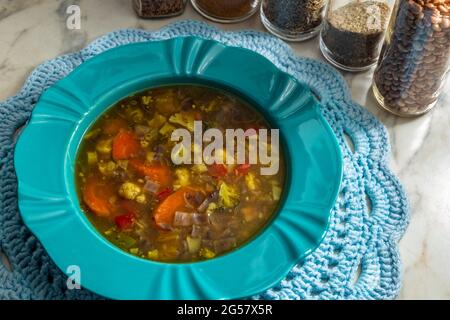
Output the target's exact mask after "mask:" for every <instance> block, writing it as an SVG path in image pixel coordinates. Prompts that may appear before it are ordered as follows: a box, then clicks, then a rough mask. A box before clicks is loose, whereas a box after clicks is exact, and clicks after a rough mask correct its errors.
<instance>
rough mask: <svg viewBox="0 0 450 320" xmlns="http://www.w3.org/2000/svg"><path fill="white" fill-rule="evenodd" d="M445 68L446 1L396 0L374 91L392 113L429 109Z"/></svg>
mask: <svg viewBox="0 0 450 320" xmlns="http://www.w3.org/2000/svg"><path fill="white" fill-rule="evenodd" d="M449 68H450V0H397V3H396V6H395V10H394V13H393V14H392V17H391V21H390V23H389V27H388V30H387V32H386V37H385V41H384V44H383V48H382V50H381V57H380V61H379V62H378V66H377V68H376V69H375V73H374V82H373V86H372V88H373V92H374V95H375V98H376V99H377V101H378V102H379V104H380V105H381V106H382V107H383V108H384V109H386V110H388V111H389V112H391V113H394V114H396V115H399V116H405V117H411V116H417V115H420V114H423V113H425V112H427V111H429V110H431V109H432V108H433V107H434V106H435V104H436V102H437V99H438V97H439V94H440V91H441V89H442V84H443V82H444V81H445V77H446V75H447V74H448V71H449Z"/></svg>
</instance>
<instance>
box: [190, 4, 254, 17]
mask: <svg viewBox="0 0 450 320" xmlns="http://www.w3.org/2000/svg"><path fill="white" fill-rule="evenodd" d="M191 3H192V6H193V7H194V8H195V9H196V10H197V11H198V12H199V13H200V14H201V15H202V16H204V17H205V18H207V19H210V20H212V21H216V22H221V23H233V22H240V21H243V20H246V19H248V18H250V17H251V16H252V15H253V14H254V13H255V12H256V11H257V10H258V7H259V3H260V0H191Z"/></svg>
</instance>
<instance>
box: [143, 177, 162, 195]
mask: <svg viewBox="0 0 450 320" xmlns="http://www.w3.org/2000/svg"><path fill="white" fill-rule="evenodd" d="M146 180H147V181H146V182H145V185H144V190H145V191H148V192H150V193H156V192H158V190H159V188H160V185H159V183H157V182H155V181H153V180H150V179H146Z"/></svg>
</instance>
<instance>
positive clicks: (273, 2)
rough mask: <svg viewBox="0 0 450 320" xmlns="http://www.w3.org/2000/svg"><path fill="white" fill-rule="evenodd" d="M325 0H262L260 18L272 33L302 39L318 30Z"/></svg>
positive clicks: (310, 36)
mask: <svg viewBox="0 0 450 320" xmlns="http://www.w3.org/2000/svg"><path fill="white" fill-rule="evenodd" d="M326 1H327V0H262V3H261V20H262V22H263V24H264V26H265V27H266V28H267V30H269V31H270V32H271V33H273V34H274V35H276V36H278V37H280V38H281V39H284V40H287V41H303V40H306V39H309V38H312V37H314V36H315V35H317V34H318V33H319V31H320V28H321V26H322V21H323V16H324V14H325V6H326Z"/></svg>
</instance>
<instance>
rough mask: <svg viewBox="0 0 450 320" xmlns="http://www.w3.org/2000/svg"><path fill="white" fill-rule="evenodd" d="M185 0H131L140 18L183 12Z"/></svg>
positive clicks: (173, 14) (170, 15) (159, 16)
mask: <svg viewBox="0 0 450 320" xmlns="http://www.w3.org/2000/svg"><path fill="white" fill-rule="evenodd" d="M186 2H187V0H133V7H134V10H135V11H136V13H137V14H138V16H139V17H141V18H164V17H172V16H177V15H180V14H182V13H183V12H184V9H185V7H186Z"/></svg>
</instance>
